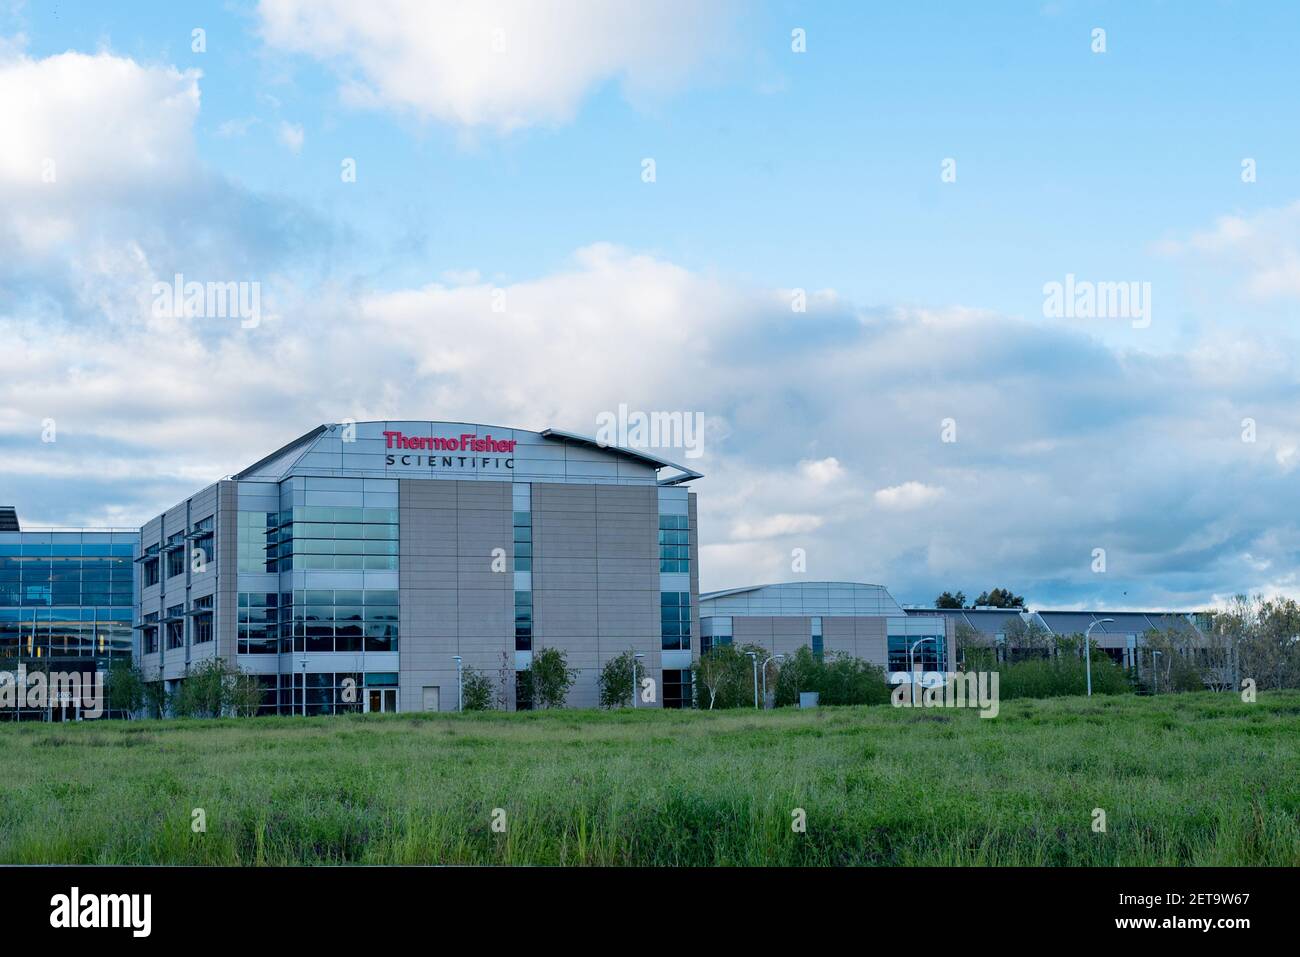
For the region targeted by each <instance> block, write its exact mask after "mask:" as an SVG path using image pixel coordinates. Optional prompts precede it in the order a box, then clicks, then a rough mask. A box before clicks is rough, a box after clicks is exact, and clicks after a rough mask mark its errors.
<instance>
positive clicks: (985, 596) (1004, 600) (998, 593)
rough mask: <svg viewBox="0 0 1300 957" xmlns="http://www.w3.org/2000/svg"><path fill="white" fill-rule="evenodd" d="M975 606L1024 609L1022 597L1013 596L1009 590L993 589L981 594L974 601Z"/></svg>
mask: <svg viewBox="0 0 1300 957" xmlns="http://www.w3.org/2000/svg"><path fill="white" fill-rule="evenodd" d="M975 606H976V607H977V608H978V607H992V608H1024V607H1025V599H1024V597H1023V596H1022V595H1013V594H1012V593H1011V589H1009V588H995V589H993V590H992V591H986V592H982V593H981V594H980V596H979V597H978V598H976V599H975Z"/></svg>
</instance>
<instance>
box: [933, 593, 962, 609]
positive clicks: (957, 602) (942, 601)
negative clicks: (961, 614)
mask: <svg viewBox="0 0 1300 957" xmlns="http://www.w3.org/2000/svg"><path fill="white" fill-rule="evenodd" d="M965 604H966V593H965V592H963V591H959V592H957V594H955V595H954V594H952V592H944V593H943V594H942V595H940V596H939V597H938V598H936V599H935V600H934V607H935V608H964V607H965Z"/></svg>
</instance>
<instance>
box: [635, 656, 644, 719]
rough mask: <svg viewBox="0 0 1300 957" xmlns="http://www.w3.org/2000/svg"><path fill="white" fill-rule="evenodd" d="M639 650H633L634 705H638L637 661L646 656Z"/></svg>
mask: <svg viewBox="0 0 1300 957" xmlns="http://www.w3.org/2000/svg"><path fill="white" fill-rule="evenodd" d="M644 657H645V655H643V654H642V653H641V652H639V651H634V652H632V707H634V708H635V707H636V663H637V662H638V661H640V660H641V659H642V658H644Z"/></svg>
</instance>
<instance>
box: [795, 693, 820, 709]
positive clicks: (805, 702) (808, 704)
mask: <svg viewBox="0 0 1300 957" xmlns="http://www.w3.org/2000/svg"><path fill="white" fill-rule="evenodd" d="M820 699H821V695H820V694H819V693H817V692H816V691H800V692H799V707H801V708H815V707H817V702H818V701H819V700H820Z"/></svg>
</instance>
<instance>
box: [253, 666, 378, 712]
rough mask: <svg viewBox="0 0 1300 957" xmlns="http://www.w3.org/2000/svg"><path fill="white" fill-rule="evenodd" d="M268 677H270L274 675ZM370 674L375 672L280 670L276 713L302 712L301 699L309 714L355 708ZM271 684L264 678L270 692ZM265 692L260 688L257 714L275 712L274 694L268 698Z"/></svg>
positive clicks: (356, 708) (352, 710) (358, 703)
mask: <svg viewBox="0 0 1300 957" xmlns="http://www.w3.org/2000/svg"><path fill="white" fill-rule="evenodd" d="M268 677H270V678H271V679H274V678H275V677H276V676H275V675H269V676H268ZM373 677H375V676H374V675H364V674H360V673H357V672H349V671H339V672H328V671H325V672H316V671H309V672H307V674H306V675H303V673H302V672H301V671H297V672H294V673H292V674H282V675H280V676H279V679H280V681H279V713H280V714H302V713H303V710H304V707H303V704H304V700H305V701H306V713H307V714H309V715H319V714H349V713H353V712H359V711H361V710H362V706H363V701H362V695H363V694H364V693H365V690H364V689H365V685H366V684H367V683H368V679H370V678H373ZM274 688H275V684H274V681H272V682H268V692H273V690H274ZM267 696H268V695H267V692H264V697H263V705H262V707H261V708H259V709H258V712H257V713H258V714H275V713H276V705H275V699H274V695H273V694H271V695H269V697H270V701H268V700H267Z"/></svg>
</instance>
